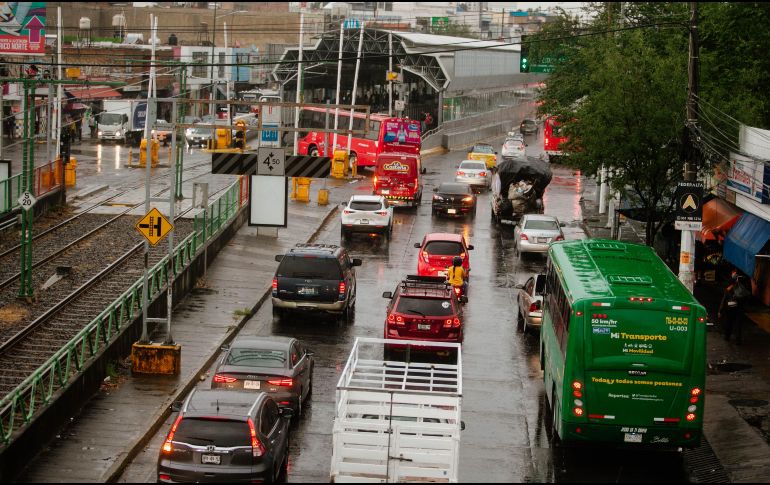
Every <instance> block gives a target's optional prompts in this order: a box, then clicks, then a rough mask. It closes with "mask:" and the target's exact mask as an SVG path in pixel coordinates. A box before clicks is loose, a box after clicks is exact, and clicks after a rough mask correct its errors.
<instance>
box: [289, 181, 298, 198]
mask: <svg viewBox="0 0 770 485" xmlns="http://www.w3.org/2000/svg"><path fill="white" fill-rule="evenodd" d="M289 197H291V199H292V200H295V199H296V198H297V177H292V178H291V194H289Z"/></svg>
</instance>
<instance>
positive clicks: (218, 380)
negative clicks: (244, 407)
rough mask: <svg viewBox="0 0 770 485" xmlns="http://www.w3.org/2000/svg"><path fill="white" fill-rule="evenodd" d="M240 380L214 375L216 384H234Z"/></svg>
mask: <svg viewBox="0 0 770 485" xmlns="http://www.w3.org/2000/svg"><path fill="white" fill-rule="evenodd" d="M237 380H238V379H237V378H235V377H230V376H223V375H222V374H215V375H214V382H216V383H219V384H232V383H233V382H235V381H237Z"/></svg>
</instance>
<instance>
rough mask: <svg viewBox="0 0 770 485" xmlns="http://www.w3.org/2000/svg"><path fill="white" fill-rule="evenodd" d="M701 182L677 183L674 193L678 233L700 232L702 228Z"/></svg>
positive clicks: (675, 224) (675, 223)
mask: <svg viewBox="0 0 770 485" xmlns="http://www.w3.org/2000/svg"><path fill="white" fill-rule="evenodd" d="M702 199H703V182H679V185H677V187H676V192H675V193H674V200H675V201H676V221H675V222H674V228H675V229H677V230H679V231H700V230H701V228H702V227H703V223H702V220H703V204H702Z"/></svg>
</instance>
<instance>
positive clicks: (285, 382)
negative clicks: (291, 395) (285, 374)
mask: <svg viewBox="0 0 770 485" xmlns="http://www.w3.org/2000/svg"><path fill="white" fill-rule="evenodd" d="M267 383H268V384H270V385H271V386H280V387H291V386H293V385H294V379H291V378H286V379H270V380H268V381H267Z"/></svg>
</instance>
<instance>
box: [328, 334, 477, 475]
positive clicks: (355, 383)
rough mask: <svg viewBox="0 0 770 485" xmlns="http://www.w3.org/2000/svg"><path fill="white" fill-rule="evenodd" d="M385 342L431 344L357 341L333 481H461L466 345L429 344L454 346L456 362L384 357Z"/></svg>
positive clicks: (344, 391) (341, 404) (341, 399)
mask: <svg viewBox="0 0 770 485" xmlns="http://www.w3.org/2000/svg"><path fill="white" fill-rule="evenodd" d="M386 345H397V346H399V347H402V346H403V347H404V348H407V349H408V348H410V347H411V346H415V347H417V348H419V347H423V348H424V346H425V342H422V341H419V342H418V341H411V340H390V339H389V340H384V339H374V338H357V339H356V341H355V343H354V344H353V349H352V350H351V352H350V357H349V358H348V362H347V364H346V365H345V368H344V369H343V371H342V375H341V376H340V379H339V382H338V383H337V391H336V407H335V414H334V427H333V437H332V440H333V449H332V463H331V473H330V480H331V481H332V482H335V483H352V482H357V483H362V482H364V483H403V482H440V483H445V482H448V483H456V482H457V481H458V477H457V471H458V463H459V457H460V453H459V452H460V431H461V430H462V429H464V428H465V425H464V424H463V422H462V421H461V420H460V405H461V401H462V366H461V353H460V344H451V343H433V342H431V343H430V346H431V351H433V350H439V351H449V355H451V356H452V357H451V358H450V362H449V363H445V362H442V363H431V362H416V361H414V360H412V359H410V358H407V359H406V360H407V362H401V361H390V360H385V359H384V358H383V351H384V347H385V346H386ZM434 347H435V349H434ZM406 355H407V356H408V355H410V352H409V351H407V353H406Z"/></svg>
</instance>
